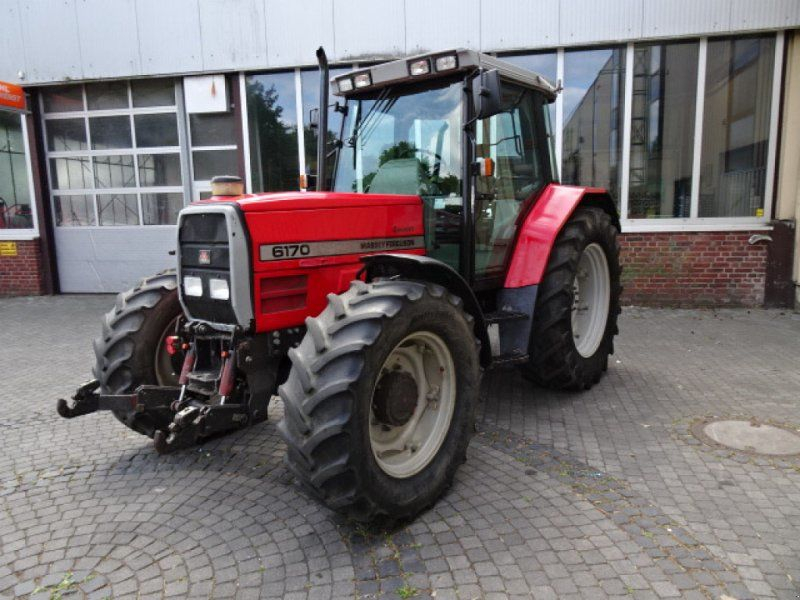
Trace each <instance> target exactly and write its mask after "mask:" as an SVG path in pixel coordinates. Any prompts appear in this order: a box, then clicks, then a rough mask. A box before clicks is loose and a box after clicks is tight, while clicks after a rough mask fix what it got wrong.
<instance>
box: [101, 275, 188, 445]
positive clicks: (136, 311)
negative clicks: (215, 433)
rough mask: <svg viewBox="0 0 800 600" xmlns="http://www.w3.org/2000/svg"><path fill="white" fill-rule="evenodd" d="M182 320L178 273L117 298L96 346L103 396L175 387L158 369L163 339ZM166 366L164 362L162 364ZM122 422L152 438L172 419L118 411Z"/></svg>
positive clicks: (144, 283) (145, 282)
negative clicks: (152, 387) (144, 388)
mask: <svg viewBox="0 0 800 600" xmlns="http://www.w3.org/2000/svg"><path fill="white" fill-rule="evenodd" d="M182 315H183V309H182V308H181V305H180V302H179V300H178V283H177V276H176V274H175V271H174V270H168V271H163V272H161V273H159V274H157V275H154V276H152V277H148V278H145V279H143V280H141V281H140V282H139V283H138V285H137V286H136V287H134V288H133V289H131V290H128V291H127V292H122V293H121V294H119V295H118V296H117V301H116V304H115V306H114V308H113V309H111V310H110V311H109V312H108V313H106V315H105V316H104V317H103V332H102V335H101V336H100V337H98V338H96V339H95V341H94V352H95V356H96V358H97V362H96V364H95V367H94V369H93V373H94V376H95V378H96V379H97V380H98V381H99V382H100V392H101V393H103V394H127V393H131V392H133V391H134V390H135V389H136V388H137V387H139V386H140V385H145V384H150V385H177V379H176V378H175V377H174V376H175V374H174V373H170V372H167V371H164V369H163V368H161V369H159V368H157V366H156V363H157V361H158V360H159V358H160V357H161V355H162V354H164V353H165V348H164V337H165V336H166V335H169V334H170V333H171V332H170V331H169V329H170V328H172V327H174V324H175V322H176V319H178V318H179V317H181V316H182ZM162 364H163V362H162ZM114 416H115V417H116V418H117V419H119V420H120V421H121V422H122V423H124V424H125V425H127V426H128V427H130V428H131V429H133V430H134V431H136V432H137V433H141V434H143V435H146V436H148V437H153V434H154V433H155V431H156V430H157V429H164V430H165V429H166V428H167V426H168V425H169V423H170V420H171V418H170V415H169V414H168V413H167V411H164V414H163V415H162V414H150V413H148V415H144V414H141V413H137V412H135V411H133V410H130V411H114Z"/></svg>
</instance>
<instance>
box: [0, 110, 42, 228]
mask: <svg viewBox="0 0 800 600" xmlns="http://www.w3.org/2000/svg"><path fill="white" fill-rule="evenodd" d="M33 227H34V218H33V211H32V209H31V195H30V188H29V186H28V159H27V156H26V153H25V136H24V133H23V129H22V117H21V116H20V115H18V114H15V113H6V112H2V111H0V231H3V230H6V229H32V228H33Z"/></svg>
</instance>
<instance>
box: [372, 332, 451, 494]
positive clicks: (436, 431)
mask: <svg viewBox="0 0 800 600" xmlns="http://www.w3.org/2000/svg"><path fill="white" fill-rule="evenodd" d="M391 371H401V372H403V373H407V374H408V375H410V376H411V377H412V378H413V379H414V383H415V384H416V386H417V398H416V406H415V408H414V409H413V414H412V415H411V417H410V418H409V419H408V421H407V422H405V423H403V424H402V425H396V426H392V425H389V424H387V423H383V422H381V421H380V420H379V418H378V416H376V410H375V402H374V401H375V389H377V387H378V383H379V382H380V381H381V379H382V378H383V377H384V376H385V375H386V374H388V373H390V372H391ZM455 405H456V382H455V366H454V363H453V357H452V356H451V355H450V351H449V349H448V348H447V344H445V343H444V341H443V340H442V338H440V337H439V336H438V335H436V334H434V333H431V332H428V331H418V332H415V333H412V334H411V335H409V336H408V337H406V338H405V339H403V341H401V342H400V343H399V344H397V346H395V348H394V350H392V352H391V353H390V354H389V357H388V358H387V359H386V361H384V363H383V366H382V367H381V373H380V375H379V376H378V381H376V382H375V388H374V389H373V397H372V398H371V399H370V412H369V441H370V446H371V447H372V454H373V456H374V457H375V461H376V462H377V463H378V466H379V467H380V468H381V470H382V471H383V472H384V473H386V474H387V475H390V476H392V477H395V478H397V479H405V478H407V477H412V476H414V475H416V474H417V473H419V472H420V471H422V470H423V469H424V468H425V467H427V466H428V465H429V464H430V462H431V461H432V460H433V459H434V457H435V456H436V454H437V453H438V452H439V449H440V448H441V447H442V444H443V443H444V440H445V438H446V437H447V432H448V431H449V430H450V422H451V421H452V420H453V411H454V409H455Z"/></svg>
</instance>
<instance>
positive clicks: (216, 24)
mask: <svg viewBox="0 0 800 600" xmlns="http://www.w3.org/2000/svg"><path fill="white" fill-rule="evenodd" d="M287 4H290V3H289V2H287ZM200 35H201V39H202V42H203V68H204V69H207V70H225V69H229V68H230V66H231V65H232V64H235V65H239V67H241V68H263V67H265V66H266V65H267V32H266V23H265V20H264V0H200Z"/></svg>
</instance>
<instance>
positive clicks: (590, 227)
mask: <svg viewBox="0 0 800 600" xmlns="http://www.w3.org/2000/svg"><path fill="white" fill-rule="evenodd" d="M318 55H319V57H320V66H321V86H320V87H321V92H320V106H322V107H327V106H328V86H329V82H328V75H327V73H328V70H327V63H326V61H325V58H324V52H322V50H321V49H320V51H318ZM330 84H331V85H332V86H333V91H334V93H335V94H336V95H337V96H338V97H339V99H340V100H339V101H337V102H336V104H335V110H336V111H338V112H340V113H341V114H342V126H341V132H340V135H339V137H338V139H336V140H333V144H332V146H333V148H332V150H331V151H330V152H329V151H328V145H330V141H331V140H326V135H325V132H327V111H326V110H322V111H320V112H319V116H318V121H319V123H318V124H317V126H318V128H319V131H320V132H321V133H320V135H319V136H318V138H319V140H320V142H319V147H318V154H317V156H318V174H317V178H316V179H317V186H316V187H317V190H318V191H315V192H307V193H305V192H284V193H271V194H254V195H241V193H242V191H241V180H238V178H230V177H227V178H225V177H222V178H217V180H216V188H217V191H216V193H215V196H214V197H213V198H211V199H210V200H206V201H201V202H196V203H194V204H192V205H191V206H189V207H187V208H185V209H184V210H182V211H181V213H180V216H179V218H178V227H177V230H178V240H177V251H176V258H177V270H176V271H168V272H164V273H161V274H159V275H156V276H154V277H151V278H148V279H145V280H144V281H142V282H141V283H140V284H139V285H137V286H136V287H135V288H133V289H132V290H130V291H127V292H124V293H122V294H120V295H119V297H118V298H117V302H116V305H115V307H114V308H113V309H112V310H111V311H110V312H109V313H108V314H107V315H106V316H105V319H104V322H103V333H102V336H101V337H99V338H98V339H97V340H96V342H95V352H96V354H97V364H96V366H95V367H94V376H95V378H96V379H95V380H94V381H92V382H90V383H88V384H86V385H84V386H82V387H81V388H79V389H78V392H77V393H76V395H75V396H74V399H73V402H72V403H67V402H66V401H64V400H60V401H59V405H58V410H59V413H60V414H61V415H62V416H64V417H74V416H78V415H82V414H87V413H90V412H94V411H97V410H110V411H112V412H113V414H114V415H115V416H116V417H117V418H118V419H119V420H120V421H122V422H123V423H125V425H127V426H128V427H130V428H131V429H134V430H135V431H138V432H140V433H142V434H145V435H148V436H150V437H152V438H153V439H154V442H155V447H156V449H157V450H158V451H159V452H169V451H171V450H173V449H175V448H179V447H183V446H186V445H188V444H191V443H193V442H196V441H197V440H199V439H203V438H206V437H207V436H211V435H214V434H218V433H221V432H225V431H229V430H232V429H236V428H240V427H243V426H246V425H250V424H253V423H257V422H260V421H263V420H264V419H266V418H267V407H268V404H269V402H270V400H271V399H272V398H273V396H274V395H277V396H279V397H280V399H281V400H282V401H283V409H284V417H283V420H282V421H281V422H280V424H279V425H278V428H279V430H280V433H281V434H282V436H283V438H284V439H285V440H286V444H287V453H286V462H287V464H288V466H289V467H290V468H291V470H292V471H293V472H294V474H295V475H296V476H297V478H298V479H299V480H300V482H301V483H302V484H304V485H305V486H306V487H307V488H308V489H310V490H311V491H312V492H313V493H314V494H316V495H317V496H318V497H319V498H321V499H322V501H323V502H325V503H326V504H327V505H328V506H330V507H332V508H334V509H336V510H339V511H342V512H344V513H346V514H348V515H350V516H352V517H353V518H356V519H359V520H369V519H372V518H373V517H376V516H378V515H391V516H392V517H405V516H411V515H413V514H415V513H417V512H418V511H420V510H421V509H423V508H424V507H426V506H428V505H430V504H431V503H432V502H433V501H435V500H436V498H437V497H438V496H439V495H440V494H441V493H442V492H443V490H444V489H445V488H446V487H447V486H448V485H449V484H450V482H451V481H452V479H453V475H454V473H455V471H456V469H457V468H458V465H459V464H461V463H462V462H464V460H465V453H466V449H467V444H468V443H469V439H470V435H471V432H472V431H473V427H474V424H473V420H474V417H473V414H474V410H475V406H476V403H477V401H478V393H479V386H480V381H481V374H482V372H483V370H484V369H488V368H494V367H501V366H509V365H515V366H517V367H518V368H519V369H521V370H522V372H523V373H524V374H525V376H526V377H528V378H529V379H531V380H533V381H534V382H536V383H538V384H541V385H545V386H548V387H552V388H557V389H574V390H582V389H587V388H589V387H590V386H592V384H594V383H596V382H597V381H598V380H599V379H600V377H601V375H602V374H603V372H604V371H605V370H606V368H607V364H608V356H609V354H611V353H612V352H613V338H614V335H615V334H616V333H617V316H618V314H619V312H620V307H619V296H620V290H621V288H620V266H619V247H618V244H617V234H618V232H619V228H620V226H619V219H618V217H617V213H616V210H615V208H614V204H613V202H612V200H611V198H610V197H609V196H608V194H607V193H606V192H605V191H604V190H601V189H594V188H583V187H571V186H562V185H559V184H558V183H557V171H556V166H555V162H554V155H553V149H552V144H551V140H552V134H551V131H550V123H549V120H548V114H549V113H548V104H549V103H551V102H553V100H554V99H555V97H556V93H557V90H556V89H555V88H554V87H553V86H552V85H550V84H549V83H548V82H547V81H546V80H545V79H543V78H542V77H540V76H538V75H536V74H533V73H530V72H528V71H525V70H522V69H519V68H517V67H515V66H513V65H510V64H508V63H505V62H503V61H501V60H498V59H496V58H494V57H491V56H487V55H484V54H479V53H477V52H473V51H468V50H456V51H451V52H442V53H436V54H430V55H424V56H417V57H413V58H409V59H403V60H396V61H392V62H387V63H384V64H380V65H376V66H372V67H369V68H364V69H359V70H357V71H353V72H351V73H348V74H346V75H342V76H339V77H336V78H335V79H333V80H331V82H330ZM326 165H330V167H331V168H330V169H329V170H326ZM226 188H227V189H226Z"/></svg>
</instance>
